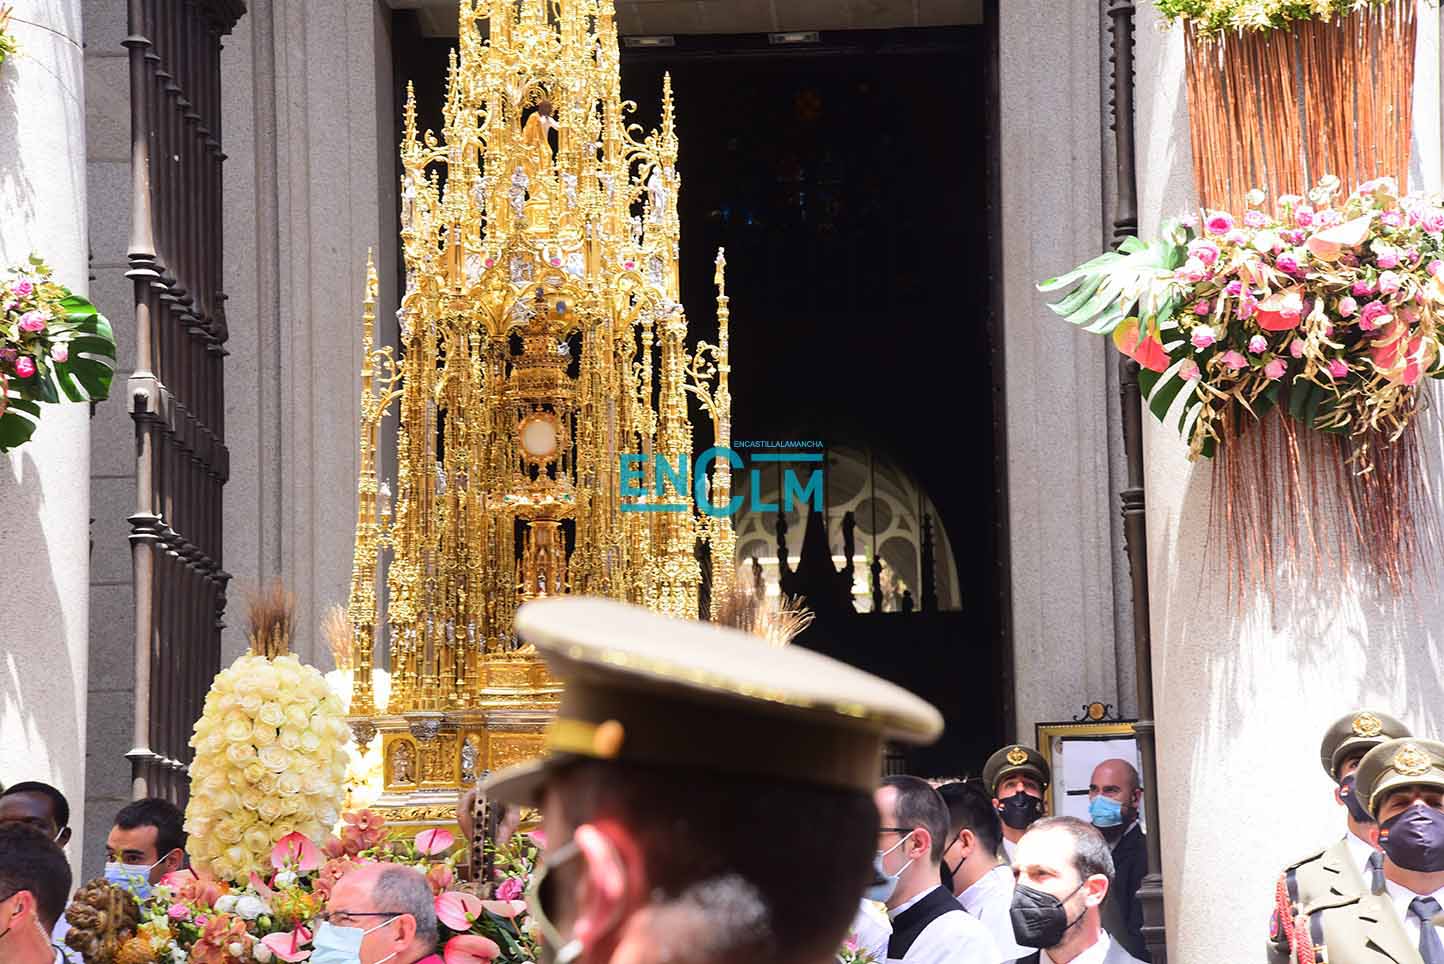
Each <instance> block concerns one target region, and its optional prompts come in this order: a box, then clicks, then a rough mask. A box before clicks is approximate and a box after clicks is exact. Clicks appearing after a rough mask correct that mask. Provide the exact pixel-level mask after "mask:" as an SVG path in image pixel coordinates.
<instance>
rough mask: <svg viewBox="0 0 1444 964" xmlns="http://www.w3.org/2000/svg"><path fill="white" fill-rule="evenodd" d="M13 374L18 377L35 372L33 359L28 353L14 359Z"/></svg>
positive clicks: (28, 375)
mask: <svg viewBox="0 0 1444 964" xmlns="http://www.w3.org/2000/svg"><path fill="white" fill-rule="evenodd" d="M15 374H16V375H17V376H18V377H20V378H29V377H30V376H31V375H34V374H35V359H33V358H31V357H30V356H29V355H21V356H20V357H19V358H17V359H15Z"/></svg>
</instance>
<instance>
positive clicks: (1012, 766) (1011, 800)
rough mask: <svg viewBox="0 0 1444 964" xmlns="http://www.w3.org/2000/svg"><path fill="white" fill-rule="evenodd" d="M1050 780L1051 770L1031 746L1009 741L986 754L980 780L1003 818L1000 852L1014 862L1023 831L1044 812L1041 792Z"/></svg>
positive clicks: (1051, 779) (1051, 778) (1010, 861)
mask: <svg viewBox="0 0 1444 964" xmlns="http://www.w3.org/2000/svg"><path fill="white" fill-rule="evenodd" d="M1052 781H1053V772H1052V770H1050V769H1049V767H1048V761H1047V760H1045V759H1043V754H1041V753H1039V752H1038V751H1037V750H1035V749H1033V748H1032V747H1031V746H1022V745H1021V744H1017V743H1014V744H1010V745H1008V746H1005V747H1003V748H1002V749H1001V750H999V751H997V752H996V753H994V754H993V755H992V756H990V757H988V762H987V763H985V764H983V783H984V784H986V785H987V788H988V792H989V793H991V794H992V795H993V809H995V810H997V811H998V816H999V818H1001V819H1002V821H1003V855H1004V856H1006V857H1007V858H1008V863H1012V862H1013V852H1014V851H1015V850H1016V849H1017V847H1018V841H1019V840H1021V839H1023V833H1024V832H1025V831H1026V830H1027V829H1028V828H1029V827H1030V826H1032V825H1033V823H1034V821H1036V820H1037V819H1038V818H1039V817H1042V816H1044V813H1043V791H1044V790H1047V789H1048V784H1049V783H1051V782H1052Z"/></svg>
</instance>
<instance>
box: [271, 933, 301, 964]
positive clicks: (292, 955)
mask: <svg viewBox="0 0 1444 964" xmlns="http://www.w3.org/2000/svg"><path fill="white" fill-rule="evenodd" d="M261 943H262V944H265V945H266V947H267V948H269V949H270V952H271V953H272V954H274V955H275V956H276V957H278V958H280V959H281V960H283V961H286V962H287V964H295V962H296V961H304V960H305V959H306V958H308V957H310V956H311V951H310V950H309V949H304V950H303V949H302V947H303V945H305V944H309V943H311V932H310V931H308V930H306V928H304V927H298V928H296V929H295V930H293V931H283V932H281V933H278V934H267V935H266V936H265V937H263V938H261Z"/></svg>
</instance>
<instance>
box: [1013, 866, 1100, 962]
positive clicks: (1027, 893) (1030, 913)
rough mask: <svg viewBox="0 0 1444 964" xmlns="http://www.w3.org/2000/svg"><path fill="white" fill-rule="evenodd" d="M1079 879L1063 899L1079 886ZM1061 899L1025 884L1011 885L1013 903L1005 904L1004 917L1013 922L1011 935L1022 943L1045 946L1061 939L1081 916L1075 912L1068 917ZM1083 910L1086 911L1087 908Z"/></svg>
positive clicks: (1076, 891) (1022, 944) (1028, 945)
mask: <svg viewBox="0 0 1444 964" xmlns="http://www.w3.org/2000/svg"><path fill="white" fill-rule="evenodd" d="M1083 883H1087V881H1084V882H1083ZM1083 883H1080V884H1079V885H1078V886H1077V887H1074V888H1073V893H1071V894H1069V895H1068V896H1067V897H1064V898H1063V900H1070V899H1071V898H1072V897H1073V894H1076V893H1078V891H1080V890H1082V889H1083ZM1063 900H1059V899H1058V898H1056V897H1054V896H1053V895H1052V894H1047V893H1044V892H1043V891H1041V890H1035V889H1034V888H1032V887H1029V886H1028V885H1027V884H1018V885H1017V886H1016V887H1014V888H1013V903H1012V904H1011V905H1010V906H1009V908H1008V917H1009V918H1010V919H1011V920H1012V922H1013V939H1014V940H1015V941H1017V942H1018V944H1019V945H1020V946H1022V947H1039V948H1048V947H1057V946H1058V945H1059V944H1061V943H1063V937H1064V935H1065V934H1067V933H1068V929H1069V928H1070V927H1072V926H1073V925H1074V924H1077V923H1078V922H1079V921H1080V920H1082V919H1083V914H1079V915H1078V916H1077V917H1075V918H1073V920H1071V921H1070V920H1068V911H1067V910H1065V909H1064V908H1063ZM1083 913H1084V914H1086V913H1087V910H1086V909H1085V910H1084V912H1083Z"/></svg>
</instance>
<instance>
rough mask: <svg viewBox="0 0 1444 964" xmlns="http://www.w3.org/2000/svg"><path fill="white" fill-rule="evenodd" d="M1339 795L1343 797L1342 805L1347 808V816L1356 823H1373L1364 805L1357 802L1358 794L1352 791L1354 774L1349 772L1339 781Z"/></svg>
mask: <svg viewBox="0 0 1444 964" xmlns="http://www.w3.org/2000/svg"><path fill="white" fill-rule="evenodd" d="M1339 796H1340V797H1343V799H1344V806H1346V807H1348V808H1349V816H1351V817H1353V818H1354V820H1355V821H1356V822H1358V823H1373V822H1374V818H1373V816H1371V815H1370V814H1369V811H1367V810H1365V809H1364V805H1363V804H1362V803H1360V802H1359V795H1358V794H1357V793H1355V792H1354V775H1353V774H1352V773H1351V774H1349V775H1348V776H1346V777H1344V779H1342V780H1340V781H1339Z"/></svg>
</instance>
